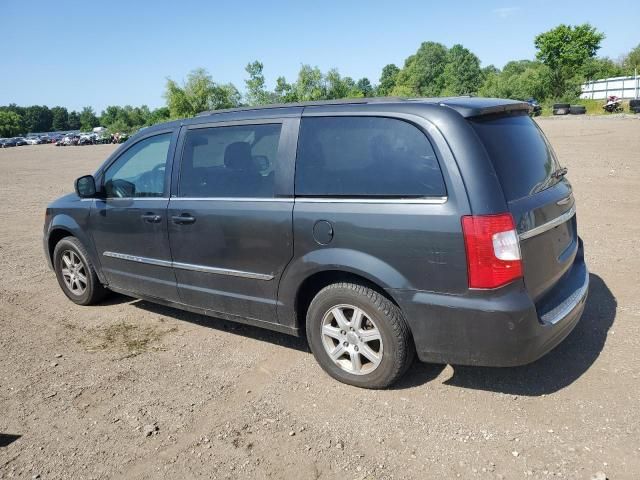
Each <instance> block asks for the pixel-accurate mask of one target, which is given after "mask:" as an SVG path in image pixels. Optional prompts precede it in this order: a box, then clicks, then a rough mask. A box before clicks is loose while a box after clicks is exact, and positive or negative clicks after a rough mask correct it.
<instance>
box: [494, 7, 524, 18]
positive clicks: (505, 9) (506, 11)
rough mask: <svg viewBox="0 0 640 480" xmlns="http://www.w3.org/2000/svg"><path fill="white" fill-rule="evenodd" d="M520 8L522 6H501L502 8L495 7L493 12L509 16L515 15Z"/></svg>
mask: <svg viewBox="0 0 640 480" xmlns="http://www.w3.org/2000/svg"><path fill="white" fill-rule="evenodd" d="M518 10H520V7H501V8H494V9H493V13H494V14H495V15H497V16H498V17H499V18H509V17H510V16H512V15H514V14H515V13H516V12H517V11H518Z"/></svg>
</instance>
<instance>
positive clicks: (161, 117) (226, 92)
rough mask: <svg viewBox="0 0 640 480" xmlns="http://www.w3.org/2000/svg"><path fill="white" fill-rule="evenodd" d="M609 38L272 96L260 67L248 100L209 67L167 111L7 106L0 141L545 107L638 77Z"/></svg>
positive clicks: (464, 55)
mask: <svg viewBox="0 0 640 480" xmlns="http://www.w3.org/2000/svg"><path fill="white" fill-rule="evenodd" d="M604 38H605V35H604V34H603V33H602V32H599V31H597V30H596V29H595V28H594V27H592V26H591V25H589V24H582V25H576V26H571V25H559V26H557V27H555V28H553V29H551V30H549V31H547V32H544V33H541V34H539V35H538V36H536V37H535V39H534V45H535V48H536V58H535V60H515V61H510V62H508V63H507V64H506V65H505V66H504V67H503V68H502V69H498V68H496V67H495V66H493V65H489V66H486V67H482V66H481V63H480V59H479V58H478V57H477V56H476V55H475V54H474V53H473V52H472V51H471V50H469V49H467V48H465V47H464V46H462V45H459V44H456V45H453V46H452V47H451V48H447V47H446V46H444V45H442V44H441V43H437V42H424V43H422V44H421V45H420V46H419V48H418V50H417V51H416V53H414V54H413V55H410V56H409V57H408V58H407V59H406V60H405V61H404V64H403V65H402V66H401V67H398V66H396V65H394V64H388V65H386V66H385V67H384V68H383V69H382V72H381V74H380V78H379V80H378V83H377V84H375V85H374V84H372V82H371V81H370V80H369V79H368V78H360V79H357V80H356V79H354V78H352V77H349V76H343V75H341V74H340V73H339V72H338V70H337V69H331V70H329V71H327V72H322V71H321V70H320V69H319V68H318V67H312V66H311V65H307V64H303V65H302V66H301V67H300V70H299V72H298V75H297V77H296V79H295V80H294V81H291V82H289V81H287V79H286V78H285V77H283V76H280V77H278V78H277V80H276V83H275V87H274V88H273V89H268V88H267V86H266V82H265V78H264V74H263V70H264V65H263V64H262V63H261V62H259V61H254V62H251V63H249V64H248V65H247V67H246V69H245V70H246V73H247V79H246V80H245V88H244V94H242V93H241V92H240V91H239V90H238V88H237V87H236V86H235V85H233V84H231V83H219V82H216V81H215V80H214V79H213V77H212V76H211V75H210V74H209V73H208V72H207V71H206V70H205V69H203V68H198V69H195V70H193V71H191V72H190V73H189V74H188V75H187V78H186V80H185V81H184V82H182V83H181V84H179V83H178V82H176V81H174V80H172V79H167V82H166V86H165V91H164V98H165V100H166V106H165V107H161V108H157V109H155V110H151V109H149V107H147V106H146V105H142V106H140V107H132V106H130V105H126V106H124V107H122V106H116V105H112V106H109V107H107V108H106V109H104V110H103V111H102V112H101V113H100V115H97V114H96V112H95V111H94V110H93V109H92V108H91V107H84V108H83V109H82V110H81V111H80V112H77V111H70V112H69V111H67V109H66V108H65V107H59V106H57V107H53V108H48V107H46V106H40V105H34V106H30V107H20V106H17V105H15V104H12V105H8V106H2V107H0V136H2V137H5V136H14V135H17V134H19V133H23V132H47V131H55V130H78V129H79V130H83V131H86V130H90V129H91V128H93V127H95V126H98V125H101V126H104V127H107V128H108V129H109V130H110V131H112V132H127V133H129V132H132V131H135V130H138V129H139V128H142V127H145V126H149V125H153V124H155V123H159V122H163V121H166V120H169V119H173V118H184V117H191V116H194V115H197V114H198V113H200V112H202V111H206V110H219V109H223V108H234V107H239V106H257V105H264V104H270V103H285V102H303V101H314V100H331V99H340V98H361V97H375V96H400V97H428V96H455V95H480V96H485V97H501V98H514V99H523V100H524V99H527V98H529V97H534V98H536V99H537V100H538V101H541V102H545V101H559V100H564V101H571V100H575V99H576V98H577V97H578V96H579V94H580V85H581V84H583V83H584V82H585V81H587V80H595V79H599V78H607V77H615V76H623V75H632V74H633V72H634V69H636V68H640V44H639V45H638V46H636V47H635V48H634V49H632V50H631V51H630V52H629V53H628V54H627V55H625V56H623V57H622V58H621V59H619V60H612V59H610V58H607V57H598V56H596V54H597V51H598V50H599V48H600V44H601V42H602V40H603V39H604Z"/></svg>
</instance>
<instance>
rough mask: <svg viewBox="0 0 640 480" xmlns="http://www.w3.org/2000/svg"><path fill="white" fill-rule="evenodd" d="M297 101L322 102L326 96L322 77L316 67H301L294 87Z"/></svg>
mask: <svg viewBox="0 0 640 480" xmlns="http://www.w3.org/2000/svg"><path fill="white" fill-rule="evenodd" d="M294 90H295V95H296V98H297V99H298V101H300V102H305V101H311V100H323V99H325V98H326V96H327V87H326V85H325V80H324V75H322V72H321V71H320V69H319V68H318V67H311V65H302V66H301V67H300V71H299V72H298V80H297V81H296V83H295V86H294Z"/></svg>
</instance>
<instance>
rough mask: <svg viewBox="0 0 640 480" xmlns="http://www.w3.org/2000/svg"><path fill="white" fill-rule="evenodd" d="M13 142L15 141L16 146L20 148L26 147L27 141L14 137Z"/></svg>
mask: <svg viewBox="0 0 640 480" xmlns="http://www.w3.org/2000/svg"><path fill="white" fill-rule="evenodd" d="M14 140H15V141H16V146H17V147H21V146H23V145H27V139H26V138H24V137H15V138H14Z"/></svg>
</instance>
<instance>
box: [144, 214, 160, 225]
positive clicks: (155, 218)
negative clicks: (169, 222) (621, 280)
mask: <svg viewBox="0 0 640 480" xmlns="http://www.w3.org/2000/svg"><path fill="white" fill-rule="evenodd" d="M141 217H142V220H143V221H145V222H147V223H160V220H162V217H161V216H160V215H156V214H155V213H151V212H149V213H145V214H144V215H141Z"/></svg>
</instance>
